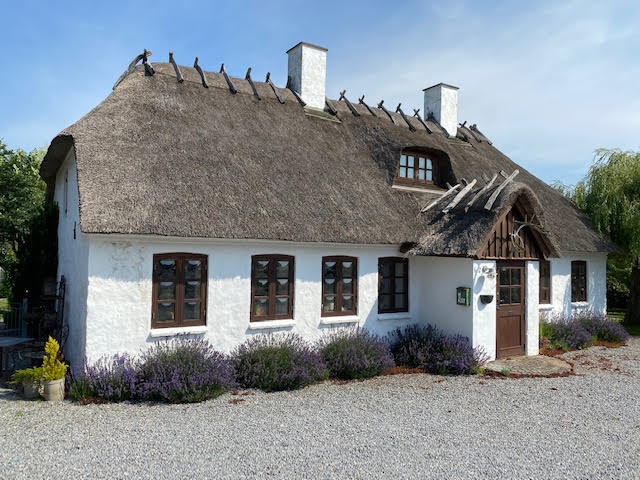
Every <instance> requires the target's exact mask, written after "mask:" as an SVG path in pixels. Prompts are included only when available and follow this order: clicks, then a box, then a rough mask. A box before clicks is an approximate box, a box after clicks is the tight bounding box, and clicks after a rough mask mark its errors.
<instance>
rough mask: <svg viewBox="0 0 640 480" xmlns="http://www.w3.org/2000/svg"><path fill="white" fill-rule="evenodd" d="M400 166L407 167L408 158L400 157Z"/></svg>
mask: <svg viewBox="0 0 640 480" xmlns="http://www.w3.org/2000/svg"><path fill="white" fill-rule="evenodd" d="M400 165H402V166H406V165H407V156H406V155H400Z"/></svg>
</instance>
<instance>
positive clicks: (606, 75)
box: [0, 0, 640, 184]
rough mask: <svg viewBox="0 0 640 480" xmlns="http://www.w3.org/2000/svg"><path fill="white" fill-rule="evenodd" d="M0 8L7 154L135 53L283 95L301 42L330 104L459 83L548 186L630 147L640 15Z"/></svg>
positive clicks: (534, 7)
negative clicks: (196, 66)
mask: <svg viewBox="0 0 640 480" xmlns="http://www.w3.org/2000/svg"><path fill="white" fill-rule="evenodd" d="M3 3H4V4H3V6H2V13H3V17H4V19H5V20H4V21H3V31H2V45H3V46H4V48H3V59H2V74H1V75H0V138H2V139H3V140H4V142H5V143H7V144H8V145H9V146H10V147H12V148H18V147H21V148H24V149H26V150H30V149H31V148H34V147H39V146H47V145H48V143H49V141H50V140H51V139H52V138H53V136H55V134H56V133H57V132H59V131H60V130H62V129H63V128H64V127H66V126H67V125H69V124H71V123H73V122H75V121H76V120H78V119H79V118H80V117H81V116H82V115H84V114H85V113H87V112H88V111H89V110H91V109H92V108H93V107H94V106H95V105H97V104H98V103H99V102H100V101H101V100H102V99H104V98H105V97H106V96H107V95H108V94H109V92H110V91H111V87H112V85H113V83H114V82H115V80H116V79H117V78H118V76H119V75H120V74H121V73H122V71H123V70H124V69H125V68H126V66H127V64H128V63H129V61H130V60H131V59H132V58H133V57H134V56H135V55H136V54H137V53H139V52H140V51H141V50H142V49H143V48H148V49H150V50H152V51H153V52H154V54H153V56H152V57H151V58H150V60H151V61H152V62H153V61H163V62H164V61H167V58H168V52H169V51H173V52H174V54H175V56H176V59H177V60H178V62H179V63H182V64H185V65H191V64H192V63H193V59H194V57H195V56H196V55H197V56H198V57H199V58H200V64H201V65H202V66H203V67H204V68H205V69H209V70H214V71H217V70H218V69H219V67H220V64H221V63H222V62H224V63H225V66H226V67H227V70H228V71H229V72H230V73H231V74H232V75H237V76H244V73H245V72H246V69H247V67H248V66H251V67H253V74H254V78H263V77H264V75H265V73H266V72H267V71H271V73H272V77H273V79H274V81H275V82H276V84H277V85H280V86H284V84H285V83H286V82H285V79H286V68H287V63H286V62H287V58H286V55H285V53H284V52H285V50H287V49H288V48H289V47H291V46H293V45H294V44H295V43H297V42H298V41H300V40H304V41H308V42H312V43H316V44H320V45H322V46H325V47H327V48H328V49H329V52H328V60H327V70H328V71H327V77H328V78H327V95H328V96H329V97H331V98H336V97H337V95H338V91H339V90H341V89H344V88H346V89H347V92H348V94H349V96H350V97H351V98H356V96H359V95H361V94H362V93H365V94H366V96H367V99H369V100H370V102H371V103H374V101H375V102H377V101H379V100H380V99H384V100H385V105H390V106H393V107H395V105H397V103H398V102H402V104H403V108H404V109H405V111H411V107H416V108H418V107H422V89H423V88H424V87H426V86H430V85H432V84H434V83H438V82H441V81H442V82H447V83H452V84H454V85H457V86H459V87H460V99H459V120H460V121H462V120H468V121H470V122H471V123H477V124H478V127H479V128H480V129H481V130H482V131H483V132H484V133H485V134H487V135H488V136H489V137H490V138H491V139H492V140H493V141H494V144H495V145H496V146H498V148H500V149H501V150H502V151H504V152H505V153H506V154H507V155H509V156H510V157H511V158H513V160H515V161H516V162H518V163H520V164H521V165H523V166H524V167H525V168H527V169H528V170H530V171H531V172H533V173H534V174H536V175H538V176H539V177H541V178H542V179H544V180H546V181H548V182H552V181H554V180H556V179H560V180H562V181H563V182H564V183H568V184H572V183H575V182H576V181H577V180H578V179H580V178H581V177H582V176H583V175H584V173H586V171H587V169H588V167H589V165H590V164H591V162H592V159H593V151H594V150H595V149H596V148H599V147H618V148H623V149H635V150H637V149H638V148H640V135H638V133H639V132H640V89H639V85H640V80H639V79H640V57H639V56H638V52H639V51H640V2H635V1H629V2H615V1H607V2H601V1H594V2H585V1H566V2H557V1H550V2H545V1H536V2H515V1H503V2H500V1H495V2H493V1H483V2H455V1H446V2H443V1H441V0H440V1H435V2H425V1H423V2H412V1H403V2H400V1H398V2H389V1H381V2H375V1H368V2H334V1H323V2H309V3H305V2H302V1H300V0H299V1H296V2H277V1H265V0H260V1H235V2H206V1H182V2H175V1H173V2H165V1H157V0H156V1H149V2H141V1H140V2H136V1H127V2H121V1H115V0H112V1H110V2H87V1H86V0H85V1H82V2H70V1H64V0H59V1H56V2H35V1H29V0H22V1H20V2H3Z"/></svg>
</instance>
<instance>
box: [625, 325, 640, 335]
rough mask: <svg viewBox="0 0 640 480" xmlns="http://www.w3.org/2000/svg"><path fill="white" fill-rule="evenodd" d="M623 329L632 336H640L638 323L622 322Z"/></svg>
mask: <svg viewBox="0 0 640 480" xmlns="http://www.w3.org/2000/svg"><path fill="white" fill-rule="evenodd" d="M623 326H624V328H625V330H626V331H627V332H629V335H633V336H634V337H640V325H627V324H626V323H625V324H623Z"/></svg>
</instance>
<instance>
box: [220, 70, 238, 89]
mask: <svg viewBox="0 0 640 480" xmlns="http://www.w3.org/2000/svg"><path fill="white" fill-rule="evenodd" d="M220 73H221V74H222V75H223V76H224V79H225V80H226V81H227V85H229V91H230V92H231V93H233V94H234V95H235V94H236V93H238V89H237V88H236V87H235V86H234V85H233V82H232V81H231V79H230V78H229V75H227V71H226V70H225V68H224V63H223V64H222V65H220Z"/></svg>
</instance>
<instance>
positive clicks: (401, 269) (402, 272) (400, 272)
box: [395, 262, 407, 277]
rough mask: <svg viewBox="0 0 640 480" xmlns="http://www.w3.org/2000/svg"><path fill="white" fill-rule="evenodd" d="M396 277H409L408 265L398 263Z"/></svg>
mask: <svg viewBox="0 0 640 480" xmlns="http://www.w3.org/2000/svg"><path fill="white" fill-rule="evenodd" d="M395 265H396V268H395V272H396V277H404V276H406V275H407V265H406V263H404V262H396V264H395Z"/></svg>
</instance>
